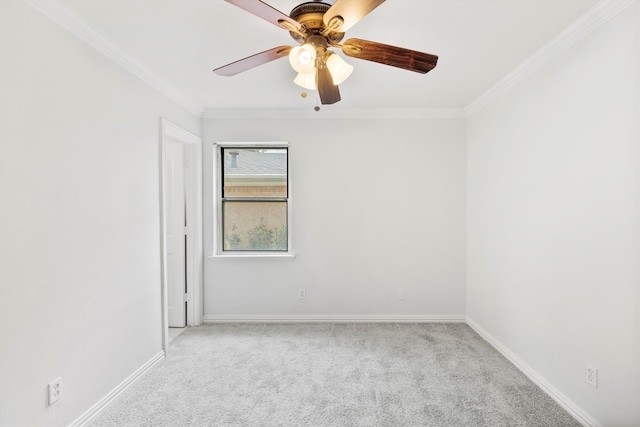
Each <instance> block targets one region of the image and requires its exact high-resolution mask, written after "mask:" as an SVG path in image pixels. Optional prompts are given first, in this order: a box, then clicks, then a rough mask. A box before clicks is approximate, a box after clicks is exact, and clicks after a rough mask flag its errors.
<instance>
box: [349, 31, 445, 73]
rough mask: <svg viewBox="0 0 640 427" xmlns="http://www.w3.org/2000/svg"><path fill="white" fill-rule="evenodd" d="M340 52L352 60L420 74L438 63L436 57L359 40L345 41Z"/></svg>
mask: <svg viewBox="0 0 640 427" xmlns="http://www.w3.org/2000/svg"><path fill="white" fill-rule="evenodd" d="M342 51H343V52H344V54H345V55H347V56H351V57H353V58H359V59H364V60H366V61H373V62H378V63H380V64H385V65H391V66H392V67H398V68H403V69H405V70H409V71H415V72H416V73H422V74H425V73H427V72H429V71H431V70H433V69H434V68H435V66H436V64H437V63H438V56H437V55H431V54H428V53H422V52H418V51H415V50H410V49H404V48H402V47H396V46H389V45H387V44H382V43H377V42H371V41H367V40H361V39H349V40H347V41H346V42H344V44H343V45H342Z"/></svg>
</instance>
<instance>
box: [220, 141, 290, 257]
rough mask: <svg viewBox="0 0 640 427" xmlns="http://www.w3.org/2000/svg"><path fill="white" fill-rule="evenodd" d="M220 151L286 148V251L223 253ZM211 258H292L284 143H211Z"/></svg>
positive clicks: (288, 151) (288, 170)
mask: <svg viewBox="0 0 640 427" xmlns="http://www.w3.org/2000/svg"><path fill="white" fill-rule="evenodd" d="M223 148H227V149H228V148H286V149H287V160H288V162H287V193H288V197H287V251H225V250H224V245H223V242H222V238H223V230H222V182H221V181H222V179H221V177H222V173H221V171H222V167H223V165H222V156H221V153H222V149H223ZM213 155H214V163H213V164H214V168H213V177H212V180H213V255H212V256H210V257H209V258H211V259H247V258H254V259H272V258H275V259H278V258H280V259H293V258H295V253H294V252H293V246H292V242H293V239H292V235H293V226H292V224H293V215H292V206H293V203H292V200H293V197H292V191H291V146H290V145H289V143H288V142H281V141H275V142H267V141H252V142H214V143H213Z"/></svg>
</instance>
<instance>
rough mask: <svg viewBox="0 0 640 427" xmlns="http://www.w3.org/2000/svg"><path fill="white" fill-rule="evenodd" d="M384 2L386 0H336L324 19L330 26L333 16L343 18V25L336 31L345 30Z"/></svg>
mask: <svg viewBox="0 0 640 427" xmlns="http://www.w3.org/2000/svg"><path fill="white" fill-rule="evenodd" d="M382 3H384V0H336V2H335V3H334V4H333V6H331V7H330V8H329V10H327V12H326V13H325V14H324V17H323V18H322V20H323V21H324V24H325V25H326V26H329V22H331V19H332V18H334V17H340V18H342V21H344V22H343V23H342V26H340V27H338V28H335V29H334V31H335V30H338V31H340V32H345V31H347V30H348V29H349V28H351V27H353V26H354V25H355V24H356V23H357V22H358V21H360V20H361V19H362V18H364V17H365V16H366V15H368V14H369V12H371V11H372V10H373V9H375V8H376V7H378V6H380V5H381V4H382Z"/></svg>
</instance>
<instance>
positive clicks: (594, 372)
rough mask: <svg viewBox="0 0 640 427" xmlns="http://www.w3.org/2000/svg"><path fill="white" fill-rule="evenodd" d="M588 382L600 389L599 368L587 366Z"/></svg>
mask: <svg viewBox="0 0 640 427" xmlns="http://www.w3.org/2000/svg"><path fill="white" fill-rule="evenodd" d="M587 382H588V383H589V384H591V385H592V386H593V387H594V388H598V368H594V367H593V366H591V365H589V364H587Z"/></svg>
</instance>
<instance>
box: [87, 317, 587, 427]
mask: <svg viewBox="0 0 640 427" xmlns="http://www.w3.org/2000/svg"><path fill="white" fill-rule="evenodd" d="M579 425H580V424H579V423H577V422H576V421H575V420H574V419H573V418H572V417H571V416H570V415H569V414H568V413H567V412H565V411H564V410H563V409H562V408H561V407H560V406H558V405H557V404H556V403H555V402H554V401H553V400H552V399H551V398H550V397H548V396H547V395H546V394H545V393H544V392H542V391H541V390H540V389H539V388H538V387H537V386H536V385H534V384H533V383H532V382H531V381H530V380H529V379H528V378H526V377H525V376H524V375H523V374H522V373H521V372H520V371H518V370H517V369H516V368H515V367H514V366H513V365H511V364H510V363H509V362H508V361H507V360H506V359H505V358H504V357H502V355H500V354H499V353H498V352H497V351H496V350H494V349H493V347H491V346H490V345H489V344H488V343H487V342H486V341H484V340H483V339H482V338H480V336H478V335H477V334H476V333H475V332H474V331H473V330H472V329H471V328H469V327H468V326H467V325H464V324H441V323H429V324H208V325H203V326H199V327H194V328H189V329H188V330H186V331H185V332H183V333H182V334H181V335H180V336H178V337H177V338H175V339H174V340H173V341H172V343H171V347H170V354H169V357H168V358H167V359H166V360H165V361H163V362H161V363H160V364H159V365H157V366H156V367H155V368H154V369H152V370H151V371H150V372H149V373H147V374H146V375H145V376H144V377H143V378H141V379H140V380H139V381H138V382H137V383H136V384H134V385H133V386H132V387H131V388H130V389H128V390H127V391H126V392H125V393H124V394H123V395H122V396H121V397H120V398H119V399H118V400H117V401H116V402H114V403H113V404H112V405H110V406H109V407H108V408H106V409H105V410H104V411H103V412H102V413H101V414H100V415H99V416H98V417H96V418H95V419H94V420H93V421H92V423H90V426H92V427H98V426H172V427H173V426H314V427H316V426H317V427H320V426H393V427H396V426H456V427H461V426H491V427H495V426H510V427H511V426H553V427H559V426H579Z"/></svg>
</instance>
